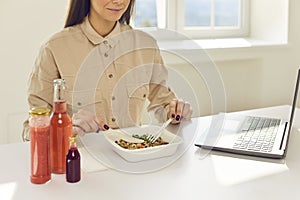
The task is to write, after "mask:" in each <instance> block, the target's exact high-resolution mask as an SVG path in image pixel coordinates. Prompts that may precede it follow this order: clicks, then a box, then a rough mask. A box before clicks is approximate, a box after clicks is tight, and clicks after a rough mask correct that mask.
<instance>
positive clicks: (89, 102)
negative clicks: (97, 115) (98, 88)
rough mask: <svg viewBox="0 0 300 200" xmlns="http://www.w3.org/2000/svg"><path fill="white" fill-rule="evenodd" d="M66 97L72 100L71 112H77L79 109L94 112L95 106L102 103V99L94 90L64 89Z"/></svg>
mask: <svg viewBox="0 0 300 200" xmlns="http://www.w3.org/2000/svg"><path fill="white" fill-rule="evenodd" d="M66 97H67V99H70V102H72V104H71V105H72V112H73V113H75V112H78V111H79V110H81V109H83V110H87V111H90V112H95V108H96V107H99V106H101V104H102V100H101V98H100V97H99V95H97V94H95V90H82V91H71V90H66Z"/></svg>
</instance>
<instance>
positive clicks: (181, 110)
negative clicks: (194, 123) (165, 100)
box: [168, 99, 193, 124]
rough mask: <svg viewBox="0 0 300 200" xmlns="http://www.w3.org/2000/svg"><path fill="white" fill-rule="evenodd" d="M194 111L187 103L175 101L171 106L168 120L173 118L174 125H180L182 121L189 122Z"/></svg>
mask: <svg viewBox="0 0 300 200" xmlns="http://www.w3.org/2000/svg"><path fill="white" fill-rule="evenodd" d="M192 113H193V110H192V107H191V104H189V103H188V102H186V101H183V100H178V99H173V100H172V101H171V102H170V105H169V113H168V118H171V117H172V118H173V121H172V122H171V123H172V124H178V123H180V122H181V120H182V119H187V120H189V119H190V118H191V116H192Z"/></svg>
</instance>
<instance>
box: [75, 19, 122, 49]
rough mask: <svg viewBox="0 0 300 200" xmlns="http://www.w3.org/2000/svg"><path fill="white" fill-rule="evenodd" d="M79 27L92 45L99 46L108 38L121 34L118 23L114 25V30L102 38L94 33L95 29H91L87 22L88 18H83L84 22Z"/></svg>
mask: <svg viewBox="0 0 300 200" xmlns="http://www.w3.org/2000/svg"><path fill="white" fill-rule="evenodd" d="M80 26H81V29H82V31H83V33H84V34H85V35H86V37H87V38H88V39H89V40H90V41H91V42H92V43H93V44H94V45H97V44H100V43H102V42H103V41H105V40H108V38H111V37H113V36H115V35H117V34H119V33H121V25H120V22H117V23H116V25H115V27H114V29H113V30H112V31H111V32H110V33H109V34H108V35H107V36H106V37H102V36H101V35H99V34H98V33H97V32H96V31H95V29H94V28H93V27H92V25H91V23H90V22H89V19H88V17H85V19H84V21H83V22H82V24H81V25H80ZM110 41H111V40H110ZM111 42H112V43H115V42H117V41H111Z"/></svg>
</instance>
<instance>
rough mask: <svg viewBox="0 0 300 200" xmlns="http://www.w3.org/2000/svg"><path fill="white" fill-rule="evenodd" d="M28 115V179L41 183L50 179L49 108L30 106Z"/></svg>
mask: <svg viewBox="0 0 300 200" xmlns="http://www.w3.org/2000/svg"><path fill="white" fill-rule="evenodd" d="M29 115H30V117H29V127H30V159H31V162H30V164H31V175H30V181H31V182H32V183H35V184H43V183H46V182H48V181H49V180H50V179H51V163H50V117H49V115H50V109H48V108H42V107H40V108H32V109H31V110H30V111H29Z"/></svg>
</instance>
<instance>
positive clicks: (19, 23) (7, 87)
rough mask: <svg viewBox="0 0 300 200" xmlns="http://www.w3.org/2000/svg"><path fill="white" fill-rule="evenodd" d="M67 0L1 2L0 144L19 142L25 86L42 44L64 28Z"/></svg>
mask: <svg viewBox="0 0 300 200" xmlns="http://www.w3.org/2000/svg"><path fill="white" fill-rule="evenodd" d="M67 3H68V0H51V1H49V0H22V1H18V2H15V1H11V0H1V1H0V24H1V32H0V56H1V59H0V76H1V78H0V87H1V89H0V91H1V101H0V104H1V112H0V126H1V131H0V144H1V143H7V142H16V141H21V130H22V123H23V121H24V119H25V118H26V117H27V113H28V107H27V101H26V85H27V80H28V76H29V73H30V71H31V69H32V67H33V64H34V59H35V57H36V55H37V51H38V49H39V47H40V45H41V43H42V42H43V41H44V40H45V39H46V38H47V37H49V35H50V34H52V33H54V32H56V31H57V30H60V29H61V28H62V27H63V23H64V20H65V13H66V7H67Z"/></svg>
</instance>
